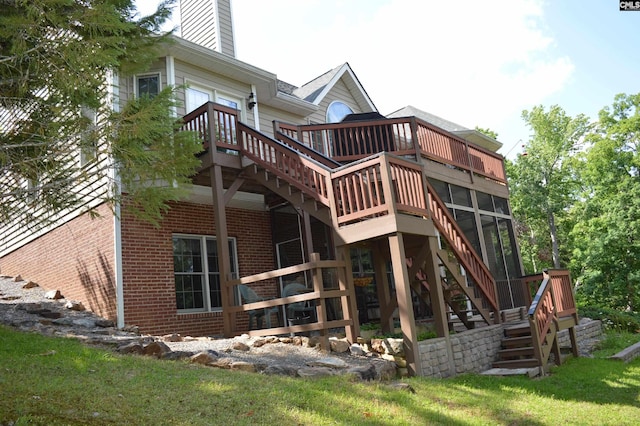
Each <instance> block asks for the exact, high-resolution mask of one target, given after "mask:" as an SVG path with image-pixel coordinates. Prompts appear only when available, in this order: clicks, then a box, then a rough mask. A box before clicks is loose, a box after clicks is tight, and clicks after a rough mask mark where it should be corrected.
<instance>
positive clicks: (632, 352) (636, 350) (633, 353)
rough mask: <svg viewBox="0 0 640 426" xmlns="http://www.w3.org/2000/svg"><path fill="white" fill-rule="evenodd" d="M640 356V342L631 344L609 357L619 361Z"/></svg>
mask: <svg viewBox="0 0 640 426" xmlns="http://www.w3.org/2000/svg"><path fill="white" fill-rule="evenodd" d="M638 356H640V343H636V344H635V345H631V346H629V347H628V348H625V349H623V350H622V351H620V352H618V353H617V354H615V355H613V356H611V357H609V358H610V359H614V360H617V361H624V362H629V361H631V360H633V359H635V358H636V357H638Z"/></svg>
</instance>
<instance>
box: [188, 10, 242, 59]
mask: <svg viewBox="0 0 640 426" xmlns="http://www.w3.org/2000/svg"><path fill="white" fill-rule="evenodd" d="M180 27H181V32H182V38H184V39H185V40H189V41H191V42H193V43H197V44H199V45H201V46H204V47H207V48H209V49H212V50H215V51H217V52H221V53H224V54H227V55H229V56H232V57H235V56H236V46H235V41H234V38H233V18H232V16H231V0H180Z"/></svg>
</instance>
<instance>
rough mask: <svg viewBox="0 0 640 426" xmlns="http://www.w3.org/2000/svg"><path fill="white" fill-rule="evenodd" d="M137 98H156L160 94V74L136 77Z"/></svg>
mask: <svg viewBox="0 0 640 426" xmlns="http://www.w3.org/2000/svg"><path fill="white" fill-rule="evenodd" d="M135 81H136V96H137V97H138V98H141V97H143V96H148V97H150V98H153V97H155V96H156V95H157V94H158V93H160V74H146V75H138V76H136V80H135Z"/></svg>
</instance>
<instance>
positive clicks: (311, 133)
mask: <svg viewBox="0 0 640 426" xmlns="http://www.w3.org/2000/svg"><path fill="white" fill-rule="evenodd" d="M274 126H275V128H276V131H278V130H279V131H281V132H283V133H284V134H286V135H288V136H289V137H291V138H294V139H297V140H299V141H300V142H302V143H303V144H305V145H307V146H309V147H311V148H313V149H315V150H317V151H320V152H322V153H323V154H325V155H327V156H329V157H331V158H333V159H334V160H337V161H340V162H350V161H355V160H359V159H362V158H364V157H367V156H369V155H371V154H374V153H377V152H382V151H386V152H390V153H393V154H395V155H398V156H404V155H412V156H422V157H423V158H427V159H430V160H432V161H435V162H439V163H442V164H446V165H449V166H454V167H455V168H458V169H460V170H464V171H467V172H469V173H472V174H476V175H479V176H483V177H486V178H488V179H491V180H494V181H497V182H500V183H506V181H507V179H506V173H505V169H504V161H503V160H504V159H503V157H502V156H501V155H500V154H497V153H495V152H492V151H489V150H487V149H484V148H482V147H480V146H478V145H475V144H473V143H469V142H467V141H465V140H464V139H462V138H460V137H458V136H456V135H454V134H452V133H449V132H447V131H445V130H442V129H440V128H438V127H436V126H434V125H432V124H430V123H427V122H426V121H423V120H420V119H418V118H416V117H406V118H390V119H385V120H369V121H355V122H345V123H334V124H309V125H299V126H297V125H292V124H285V123H280V122H275V124H274Z"/></svg>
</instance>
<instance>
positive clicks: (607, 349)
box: [593, 331, 640, 358]
mask: <svg viewBox="0 0 640 426" xmlns="http://www.w3.org/2000/svg"><path fill="white" fill-rule="evenodd" d="M639 341H640V334H638V333H630V332H628V331H608V332H607V333H606V334H605V338H604V340H602V341H601V342H600V343H599V344H598V346H597V348H596V350H595V351H594V352H593V356H595V357H597V358H606V357H609V356H612V355H615V354H617V353H618V352H620V351H621V350H623V349H624V348H627V347H629V346H631V345H633V344H635V343H638V342H639Z"/></svg>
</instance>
